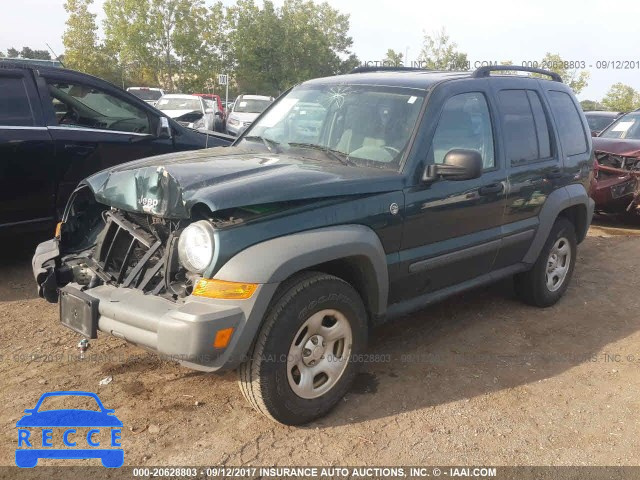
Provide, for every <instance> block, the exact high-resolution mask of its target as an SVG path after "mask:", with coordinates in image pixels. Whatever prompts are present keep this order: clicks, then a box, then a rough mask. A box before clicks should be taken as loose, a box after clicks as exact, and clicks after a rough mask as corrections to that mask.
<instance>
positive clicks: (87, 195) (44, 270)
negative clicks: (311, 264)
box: [32, 185, 283, 303]
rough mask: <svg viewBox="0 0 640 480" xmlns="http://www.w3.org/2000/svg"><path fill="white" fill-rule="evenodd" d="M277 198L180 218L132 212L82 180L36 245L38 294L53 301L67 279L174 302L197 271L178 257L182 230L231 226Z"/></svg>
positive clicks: (270, 208) (199, 209) (269, 208)
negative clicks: (51, 230) (105, 200)
mask: <svg viewBox="0 0 640 480" xmlns="http://www.w3.org/2000/svg"><path fill="white" fill-rule="evenodd" d="M282 208H283V207H282V206H281V205H278V204H274V205H265V206H261V207H242V208H233V209H228V210H225V211H221V212H216V214H213V213H212V212H211V211H210V210H209V209H208V208H207V207H206V206H204V205H202V204H200V205H197V206H196V207H195V208H193V209H192V211H191V216H190V217H189V218H184V219H171V218H163V217H159V216H156V215H152V214H147V213H142V212H131V211H128V210H124V209H121V208H117V207H113V206H108V205H105V204H102V203H99V202H98V201H96V199H95V197H94V194H93V192H92V190H91V189H90V188H89V187H88V186H86V185H83V186H81V187H79V188H78V189H77V190H76V191H75V192H74V194H73V195H72V197H71V199H70V201H69V204H68V207H67V211H66V212H65V215H64V217H63V221H62V222H61V223H60V224H59V226H58V231H57V233H56V238H54V239H52V240H50V241H48V242H44V243H42V244H40V246H38V249H37V250H36V253H35V255H34V258H33V261H32V263H33V269H34V276H35V279H36V282H37V284H38V289H39V295H40V296H41V297H43V298H45V299H46V300H48V301H49V302H53V303H55V302H57V300H58V290H59V289H60V288H62V287H64V286H65V285H67V284H69V283H73V284H77V285H79V286H81V287H82V288H83V289H92V288H95V287H97V286H99V285H111V286H114V287H122V288H130V289H137V290H139V291H141V292H142V293H144V294H151V295H155V296H159V297H163V298H165V299H167V300H170V301H172V302H176V301H179V300H181V299H184V298H186V297H188V296H189V295H191V293H192V291H193V288H194V285H195V284H196V283H197V282H198V280H199V279H200V278H201V276H200V274H198V273H194V272H190V271H187V270H186V269H185V268H184V266H183V265H182V264H181V263H180V261H179V251H178V246H179V238H180V234H181V233H182V232H183V231H184V229H185V228H186V227H188V226H189V225H190V224H191V223H194V222H197V221H205V222H207V223H208V224H210V225H211V226H212V227H213V228H215V229H220V228H226V227H230V226H235V225H238V224H240V223H243V222H246V221H249V220H252V219H255V218H257V217H259V216H262V215H266V214H269V213H273V212H274V211H277V210H281V209H282Z"/></svg>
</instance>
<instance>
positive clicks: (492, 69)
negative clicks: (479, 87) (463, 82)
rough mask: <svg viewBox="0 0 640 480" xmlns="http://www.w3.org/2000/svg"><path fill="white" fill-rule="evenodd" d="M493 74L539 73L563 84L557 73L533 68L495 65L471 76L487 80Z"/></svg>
mask: <svg viewBox="0 0 640 480" xmlns="http://www.w3.org/2000/svg"><path fill="white" fill-rule="evenodd" d="M491 72H529V73H539V74H540V75H546V76H548V77H551V80H553V81H554V82H560V83H563V82H562V77H561V76H560V75H558V74H557V73H555V72H550V71H549V70H543V69H541V68H533V67H518V66H517V65H493V66H485V67H480V68H478V69H477V70H476V71H475V72H473V74H471V76H472V77H474V78H485V77H489V76H490V75H491Z"/></svg>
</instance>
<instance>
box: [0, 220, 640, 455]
mask: <svg viewBox="0 0 640 480" xmlns="http://www.w3.org/2000/svg"><path fill="white" fill-rule="evenodd" d="M637 233H640V232H637V231H630V230H625V229H616V228H611V227H610V226H601V227H594V228H592V230H591V232H590V236H589V238H587V240H586V241H585V243H584V244H583V245H582V246H581V247H580V249H579V261H578V264H577V267H576V272H575V276H574V279H573V283H572V285H571V287H570V289H569V291H568V293H567V295H566V297H565V298H564V299H563V300H562V301H561V302H560V303H559V304H558V305H557V306H555V307H553V308H549V309H546V310H537V309H534V308H530V307H526V306H523V305H522V304H520V303H518V302H517V301H516V300H515V299H514V295H513V291H512V289H511V285H510V282H508V281H506V282H502V283H500V284H497V285H494V286H491V287H488V288H485V289H481V290H477V291H474V292H471V293H468V294H466V295H463V296H459V297H456V298H454V299H451V300H449V301H446V302H444V303H442V304H439V305H437V306H434V307H431V308H429V309H426V310H424V311H422V312H420V313H418V314H415V315H412V316H411V317H409V318H406V319H403V320H401V321H395V322H393V323H391V324H388V325H385V326H383V327H381V328H379V329H377V330H376V331H375V332H374V333H373V335H372V338H371V342H370V351H371V352H372V353H374V352H375V353H379V354H381V355H382V361H380V362H378V363H371V364H368V365H367V366H366V368H365V369H364V371H363V373H362V374H361V375H360V377H359V378H358V381H357V384H356V385H355V386H354V388H353V389H352V391H351V393H350V394H349V395H348V396H347V397H346V398H345V399H344V401H343V402H341V404H340V405H339V406H338V407H337V408H336V409H335V410H334V411H333V412H332V413H331V414H330V415H329V416H327V417H326V418H324V419H322V420H321V421H318V422H316V423H314V424H312V425H310V426H307V427H304V428H289V427H283V426H279V425H275V424H273V423H271V422H270V421H268V420H266V419H265V418H263V417H261V416H260V415H258V414H257V413H255V412H254V411H253V410H251V409H250V408H249V407H248V406H247V404H246V402H245V401H244V399H243V398H242V395H241V393H240V391H239V389H238V388H237V385H236V376H235V373H226V374H224V375H210V374H203V373H198V372H194V371H190V370H188V369H186V368H183V367H180V366H178V365H176V364H173V363H168V362H164V361H160V360H158V359H157V358H156V357H155V356H153V355H151V354H148V353H146V352H145V351H144V350H141V349H139V348H136V347H132V346H128V345H126V344H125V343H123V342H122V341H119V340H117V339H113V338H107V337H104V336H103V337H101V338H100V339H98V340H94V341H92V342H91V347H90V349H89V350H88V351H87V357H86V359H85V360H79V358H78V350H77V348H76V344H77V342H78V340H79V339H78V337H77V336H76V335H75V334H73V333H71V332H70V331H68V330H67V329H65V328H63V327H61V326H60V325H59V324H58V318H57V306H55V305H51V304H47V303H46V302H45V301H44V300H40V299H38V298H36V297H35V294H34V285H33V279H32V277H31V273H30V255H31V252H32V246H31V245H30V242H26V241H23V240H20V239H18V240H16V241H15V242H14V244H13V247H14V248H15V246H16V245H20V247H19V250H20V252H19V253H18V254H11V255H5V258H3V259H2V260H0V261H1V262H2V267H1V268H0V274H1V275H2V276H1V278H0V322H1V325H2V329H1V330H0V355H1V356H2V360H1V361H0V405H2V408H1V409H0V446H1V448H0V464H1V465H13V464H14V458H13V455H14V454H13V452H14V450H15V447H16V429H15V422H16V420H17V419H18V418H20V416H21V415H22V412H23V410H24V409H25V408H32V407H33V405H34V404H35V402H36V401H37V399H38V398H39V397H40V395H41V394H42V393H43V392H45V391H50V390H87V391H94V392H97V393H98V394H99V396H100V398H101V399H102V401H103V403H104V404H105V405H106V406H107V407H108V408H114V409H115V410H116V414H117V415H118V417H119V418H120V419H121V420H122V421H123V423H124V425H125V427H124V429H123V439H122V444H123V448H124V450H125V464H130V465H171V464H190V465H215V464H227V465H237V464H251V465H282V466H284V465H291V464H295V465H331V464H333V465H336V464H337V465H397V464H431V465H444V464H476V465H478V464H493V465H638V464H639V463H640V417H639V416H638V411H639V410H640V399H639V397H638V392H639V391H640V331H639V330H640V318H639V317H638V314H637V312H638V310H639V307H640V305H639V302H640V295H638V292H639V291H640V280H639V278H640V277H639V276H638V271H640V255H639V253H640V237H637V236H635V235H633V234H637ZM31 243H32V242H31ZM92 355H101V356H102V357H103V358H102V359H98V358H92ZM106 356H108V357H109V358H106V359H105V358H104V357H106ZM106 377H112V381H111V382H110V383H109V384H107V385H102V386H101V385H99V382H100V381H101V380H102V379H104V378H106ZM93 462H94V463H93V464H95V465H99V461H97V460H96V461H93ZM40 464H42V465H54V464H59V463H58V461H46V460H42V461H41V462H40ZM82 464H86V463H85V462H83V463H82Z"/></svg>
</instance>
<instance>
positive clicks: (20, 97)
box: [0, 77, 33, 127]
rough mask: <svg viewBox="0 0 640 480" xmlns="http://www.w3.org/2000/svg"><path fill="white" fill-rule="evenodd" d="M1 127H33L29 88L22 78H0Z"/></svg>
mask: <svg viewBox="0 0 640 480" xmlns="http://www.w3.org/2000/svg"><path fill="white" fill-rule="evenodd" d="M0 125H8V126H18V127H23V126H24V127H32V126H33V113H32V111H31V104H30V103H29V96H28V95H27V87H26V85H25V84H24V79H22V78H20V77H0Z"/></svg>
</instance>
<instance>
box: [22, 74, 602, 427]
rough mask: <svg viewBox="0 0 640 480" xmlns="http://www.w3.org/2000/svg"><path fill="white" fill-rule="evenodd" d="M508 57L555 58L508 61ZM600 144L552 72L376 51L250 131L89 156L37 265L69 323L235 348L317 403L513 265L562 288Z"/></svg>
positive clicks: (294, 397)
mask: <svg viewBox="0 0 640 480" xmlns="http://www.w3.org/2000/svg"><path fill="white" fill-rule="evenodd" d="M507 68H508V70H524V71H530V72H531V71H532V72H534V73H536V74H537V75H538V76H536V77H530V76H523V75H521V74H513V73H514V72H510V73H512V74H510V75H506V74H504V75H496V74H493V75H492V73H493V72H500V71H502V70H506V69H507ZM503 73H506V72H503ZM543 76H545V77H549V78H550V80H546V79H543V78H542V77H543ZM593 160H594V159H593V155H592V146H591V137H590V135H589V128H588V125H587V122H586V120H585V118H584V115H583V114H582V112H581V109H580V106H579V105H578V103H577V101H576V99H575V97H574V95H573V93H572V92H571V90H570V89H569V88H568V87H567V86H566V85H564V84H562V82H561V81H560V78H559V77H558V76H557V75H555V74H553V73H550V72H545V71H540V70H533V69H529V70H527V69H521V68H518V67H506V68H501V67H494V68H482V69H479V70H476V71H475V72H472V73H469V72H465V73H452V72H429V71H421V70H413V71H410V70H403V69H401V70H386V69H383V70H382V71H371V70H370V69H358V70H356V71H355V72H354V73H352V74H350V75H343V76H337V77H331V78H322V79H317V80H311V81H308V82H305V83H303V84H301V85H299V86H297V87H295V88H293V89H291V90H290V91H289V92H288V93H286V94H285V95H283V96H282V97H280V98H279V99H278V100H277V101H276V102H275V103H274V104H273V105H272V106H270V107H269V108H268V109H267V110H266V111H265V112H264V113H263V114H262V115H261V116H260V117H259V118H258V119H257V120H256V121H255V122H254V123H253V125H252V126H251V127H250V128H249V129H248V130H247V131H246V132H245V133H244V134H243V135H242V136H241V137H240V138H239V139H237V140H236V142H235V144H234V146H232V147H229V148H218V149H209V150H202V151H196V152H185V153H177V154H176V153H172V154H168V155H164V156H159V157H155V158H149V159H145V160H139V161H136V162H132V163H128V164H125V165H120V166H117V167H114V168H111V169H109V170H105V171H102V172H100V173H98V174H96V175H94V176H92V177H89V178H88V179H86V180H85V181H83V182H82V183H81V184H80V186H79V187H78V188H77V190H76V191H75V192H74V194H73V195H72V198H71V200H70V201H69V204H68V205H67V208H66V211H65V214H64V217H63V222H62V223H61V225H60V228H59V229H58V230H59V234H58V235H57V237H56V238H54V239H53V240H50V241H48V242H45V243H43V244H41V245H40V246H39V247H38V249H37V251H36V254H35V256H34V259H33V268H34V274H35V277H36V280H37V282H38V285H39V289H40V294H41V295H42V296H44V297H45V298H46V299H47V300H49V301H52V302H56V301H60V302H61V306H60V312H61V321H62V323H63V324H65V325H66V326H68V327H70V328H72V329H74V330H76V331H77V332H79V333H81V334H83V335H84V336H86V337H89V338H96V336H97V331H98V330H99V331H101V332H104V333H107V334H110V335H113V336H116V337H119V338H122V339H125V340H126V341H128V342H131V343H134V344H138V345H141V346H143V347H146V348H148V349H152V350H154V351H156V352H158V353H159V354H162V355H166V356H169V357H170V358H173V359H176V360H178V361H180V362H181V363H183V364H184V365H186V366H189V367H191V368H195V369H198V370H204V371H216V370H220V369H230V368H238V369H239V373H240V387H241V389H242V392H243V393H244V395H245V397H246V398H247V400H249V402H250V403H251V404H252V405H253V406H254V407H255V408H256V409H257V410H259V411H260V412H262V413H263V414H265V415H267V416H269V417H271V418H272V419H275V420H277V421H279V422H282V423H285V424H301V423H305V422H308V421H310V420H312V419H314V418H316V417H319V416H321V415H323V414H325V413H326V412H327V411H328V410H329V409H330V408H331V407H332V406H333V405H334V404H335V403H336V402H337V401H338V400H339V399H340V398H341V397H342V396H343V395H344V394H345V392H346V391H347V390H348V388H349V385H350V383H351V381H352V380H353V378H354V376H355V373H356V369H357V367H358V363H360V359H361V358H362V354H363V353H364V352H365V351H366V348H367V337H368V334H369V331H370V329H371V328H372V327H373V326H374V325H376V324H378V323H380V322H383V321H385V320H388V319H390V318H393V317H398V316H401V315H405V314H408V313H410V312H413V311H415V310H418V309H420V308H422V307H424V306H425V305H427V304H429V303H432V302H434V301H437V300H440V299H442V298H444V297H446V296H448V295H451V294H455V293H457V292H460V291H462V290H465V289H468V288H472V287H476V286H479V285H482V284H486V283H488V282H493V281H495V280H498V279H501V278H504V277H509V276H513V277H514V280H515V286H516V291H517V293H518V295H519V296H520V297H521V298H522V299H523V300H524V301H526V302H527V303H529V304H532V305H537V306H540V307H547V306H550V305H552V304H554V303H555V302H556V301H557V300H558V299H559V298H560V297H561V296H562V295H563V294H564V292H565V291H566V289H567V286H568V284H569V281H570V279H571V275H572V272H573V268H574V265H575V262H576V258H577V254H576V246H577V244H578V243H580V242H581V241H582V240H583V239H584V238H585V235H586V232H587V229H588V228H589V224H590V222H591V217H592V213H593V201H592V200H591V199H590V197H589V185H590V181H591V175H592V165H593Z"/></svg>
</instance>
